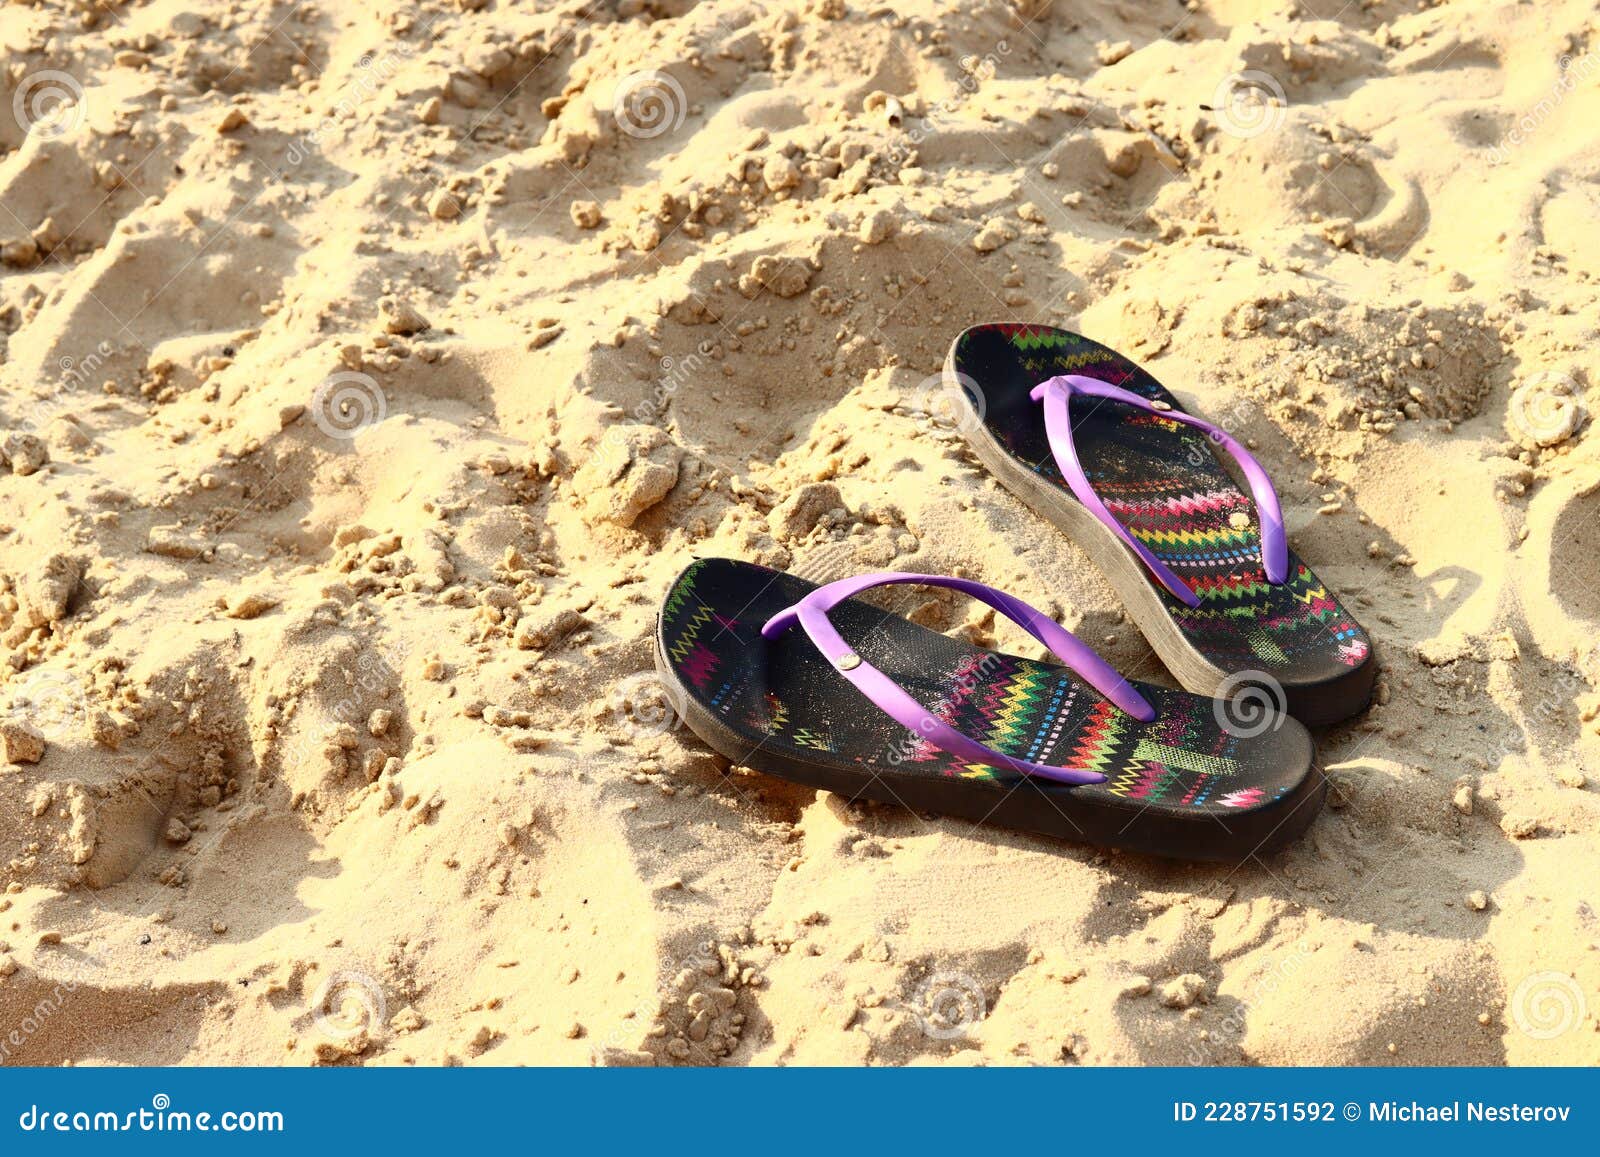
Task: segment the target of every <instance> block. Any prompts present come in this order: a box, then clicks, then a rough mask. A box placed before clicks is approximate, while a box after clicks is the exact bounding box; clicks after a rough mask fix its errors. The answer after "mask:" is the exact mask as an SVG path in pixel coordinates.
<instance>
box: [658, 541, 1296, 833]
mask: <svg viewBox="0 0 1600 1157" xmlns="http://www.w3.org/2000/svg"><path fill="white" fill-rule="evenodd" d="M709 561H711V562H713V563H721V562H722V561H723V560H709ZM738 565H741V566H749V565H750V564H738ZM751 569H753V570H761V569H762V568H754V567H752V568H751ZM692 570H693V568H691V571H692ZM691 571H686V572H685V576H687V575H689V574H690V573H691ZM765 573H766V574H769V575H770V574H772V573H773V572H765ZM778 577H780V578H782V579H783V580H786V583H791V584H796V585H795V586H794V587H793V588H791V589H789V590H786V591H785V592H784V593H783V595H782V596H781V597H780V598H777V599H773V600H766V601H765V602H764V603H762V605H760V606H759V607H758V608H757V614H756V615H755V616H753V619H761V621H764V619H762V616H764V615H765V614H766V612H767V611H768V610H773V611H774V612H775V610H776V609H781V608H782V606H783V605H785V604H784V602H783V599H785V598H789V597H790V596H791V595H795V594H796V593H798V594H803V593H805V591H806V590H809V589H810V587H811V584H809V583H805V582H804V581H803V580H798V579H794V578H793V577H792V576H787V575H783V576H778ZM683 582H684V577H683V576H680V579H679V580H678V583H677V584H675V586H674V589H675V590H677V589H679V588H680V587H681V585H682V584H683ZM734 601H738V600H734ZM755 601H758V602H759V601H760V600H755ZM705 607H706V604H700V609H701V610H702V611H703V610H704V608H705ZM716 614H717V613H716V612H711V616H713V617H714V616H715V615H716ZM834 615H835V617H836V618H837V619H838V620H839V623H840V629H841V630H842V631H845V632H846V633H849V634H851V635H852V636H853V637H854V638H856V639H859V640H860V642H858V643H857V644H856V645H857V646H858V648H859V649H860V650H861V651H863V652H864V653H867V657H868V659H869V661H872V662H875V663H880V664H883V663H885V661H889V662H892V661H893V658H894V657H896V656H898V657H899V658H900V660H901V662H902V663H904V662H905V656H907V655H912V654H915V653H916V652H917V649H918V648H919V646H928V647H929V650H930V655H929V659H930V662H931V664H932V665H933V666H934V667H935V668H937V669H938V670H940V671H945V670H948V669H950V668H951V666H952V662H951V659H952V656H954V655H957V654H962V653H964V654H965V656H967V657H969V658H972V659H973V660H974V661H975V663H976V665H977V666H978V667H981V666H983V665H984V662H985V661H984V659H983V656H985V655H992V656H997V659H996V661H995V664H994V666H995V668H996V669H997V670H1004V671H1016V670H1017V669H1018V667H1019V665H1022V666H1024V667H1026V668H1027V673H1028V674H1029V675H1030V676H1031V677H1033V678H1034V679H1035V683H1036V684H1037V683H1038V682H1039V671H1041V670H1043V671H1046V672H1047V673H1048V675H1049V678H1050V679H1055V680H1059V682H1060V683H1061V684H1065V683H1066V682H1067V681H1068V680H1074V681H1075V678H1074V677H1073V676H1071V674H1070V673H1069V672H1066V671H1065V669H1063V668H1056V667H1053V666H1050V665H1047V664H1038V663H1034V662H1033V661H1031V660H1025V659H1020V658H1018V657H1016V656H1009V655H1002V654H1000V653H999V652H988V651H984V650H983V649H981V648H973V647H969V646H967V645H965V644H962V643H959V642H957V641H956V640H953V639H950V638H948V637H947V636H944V635H940V634H938V633H937V632H933V631H929V630H927V629H925V628H921V627H918V626H916V625H915V624H913V623H910V622H908V621H906V620H903V619H900V618H899V617H898V616H893V615H889V614H888V613H887V612H883V611H878V610H877V609H876V608H873V607H871V606H869V605H867V604H863V603H859V602H856V601H855V600H851V601H849V602H846V603H843V604H841V605H840V607H839V608H836V610H835V612H834ZM685 621H686V620H685V619H684V618H683V617H682V615H681V614H680V615H679V616H677V617H674V616H673V615H671V614H669V613H666V612H664V613H663V614H662V615H661V616H660V617H659V618H658V621H657V630H656V639H655V662H656V669H657V672H658V674H659V677H660V678H661V680H662V682H663V684H664V686H665V688H666V690H667V693H668V697H669V698H670V699H671V700H672V703H673V706H674V709H675V710H676V711H677V713H678V714H679V715H680V716H681V717H682V719H683V720H684V722H685V723H686V724H687V726H688V727H689V729H690V730H691V731H693V732H694V733H695V734H696V735H697V736H699V737H700V739H702V740H703V741H704V742H705V743H706V744H707V745H708V746H710V747H711V748H712V749H713V750H715V751H716V752H717V753H718V754H720V755H722V756H723V757H725V758H726V759H728V760H729V761H730V762H731V763H733V764H735V765H738V766H741V767H748V768H751V769H754V770H756V771H760V772H765V773H767V774H770V775H775V776H778V777H780V778H782V779H787V780H790V781H792V782H795V783H799V784H803V785H805V786H807V787H813V788H819V789H822V790H825V791H831V792H833V793H835V794H836V795H839V796H842V797H844V798H846V799H872V800H878V801H880V802H883V803H889V804H897V805H900V806H902V807H907V808H910V809H912V810H915V811H918V812H932V813H938V814H940V815H944V816H949V817H953V818H957V819H962V820H967V821H970V822H972V823H974V824H979V825H994V826H996V827H1002V828H1009V829H1015V830H1021V831H1028V832H1033V833H1037V834H1040V835H1045V836H1051V837H1056V838H1060V839H1063V840H1068V841H1072V842H1075V843H1087V844H1093V845H1096V846H1099V847H1105V848H1117V849H1122V850H1126V851H1132V852H1140V853H1144V854H1148V855H1154V856H1161V857H1166V858H1172V859H1179V860H1186V861H1214V862H1223V863H1238V862H1241V861H1243V860H1246V859H1248V858H1250V857H1251V856H1253V855H1265V854H1268V853H1270V852H1273V851H1276V850H1278V849H1280V848H1282V847H1284V846H1285V845H1287V844H1289V843H1290V842H1292V841H1293V840H1295V839H1296V838H1297V837H1298V836H1300V835H1301V834H1302V833H1303V832H1304V831H1305V830H1306V829H1307V828H1308V827H1309V826H1310V825H1311V823H1312V821H1313V820H1314V819H1315V818H1316V816H1317V814H1318V813H1319V812H1320V810H1321V807H1322V803H1323V800H1324V798H1325V796H1326V792H1327V780H1326V778H1325V776H1324V775H1323V774H1322V772H1321V770H1320V769H1319V768H1318V767H1317V766H1316V763H1315V750H1314V746H1313V743H1312V740H1311V736H1310V734H1309V733H1308V732H1307V731H1306V729H1305V728H1304V727H1302V726H1301V725H1300V724H1299V723H1297V722H1296V721H1295V720H1293V719H1292V718H1288V717H1287V716H1280V717H1278V718H1277V719H1276V720H1275V721H1274V722H1273V723H1272V725H1271V726H1270V727H1265V725H1264V730H1263V732H1262V733H1261V734H1260V735H1255V736H1251V737H1250V738H1249V739H1248V740H1246V741H1234V740H1230V739H1228V738H1226V737H1214V739H1213V743H1212V746H1213V747H1216V748H1218V749H1221V750H1227V751H1229V752H1231V756H1230V757H1229V761H1230V762H1232V763H1234V764H1239V765H1248V766H1249V767H1251V768H1252V769H1254V771H1255V773H1256V774H1255V775H1254V776H1253V777H1252V778H1253V779H1254V780H1257V781H1259V782H1261V783H1265V784H1268V785H1269V787H1270V790H1263V791H1262V792H1261V798H1260V802H1256V803H1253V804H1251V805H1249V806H1241V807H1237V808H1233V807H1229V808H1224V809H1217V808H1212V809H1202V808H1190V807H1186V806H1176V805H1175V804H1174V802H1173V801H1172V800H1158V801H1155V802H1152V801H1150V800H1148V799H1144V798H1140V797H1139V796H1138V795H1137V794H1130V795H1129V796H1127V797H1126V798H1120V797H1118V796H1116V795H1113V794H1111V792H1110V791H1108V790H1107V789H1106V786H1105V785H1093V786H1089V787H1073V786H1070V785H1067V784H1062V783H1056V782H1052V781H1047V780H1041V779H1037V778H1033V777H1027V776H1016V777H1009V778H1004V779H1001V780H1000V781H994V780H974V779H972V778H967V777H965V776H964V775H962V774H952V773H950V771H949V769H948V768H946V769H945V770H944V773H942V774H941V773H940V771H939V770H937V764H936V765H935V768H936V769H935V770H931V771H930V770H929V768H928V765H925V764H919V763H914V762H907V763H899V764H894V763H888V762H884V761H882V760H881V759H878V758H877V756H878V755H879V754H880V753H881V751H882V750H883V748H884V747H885V746H888V745H892V743H893V741H894V740H895V737H896V736H899V737H900V742H901V743H909V742H913V741H914V740H915V737H914V736H912V735H911V733H909V732H906V731H905V730H904V729H898V728H897V727H896V726H895V725H894V724H893V723H892V722H891V721H888V720H887V719H886V718H885V719H883V720H879V719H878V718H877V717H876V713H877V709H876V708H875V707H873V706H872V704H870V703H868V702H867V701H866V700H865V699H864V698H863V697H862V696H860V694H859V693H858V692H856V691H855V689H854V688H853V687H851V686H849V685H848V684H847V683H845V682H844V681H843V680H842V679H840V678H839V677H838V675H837V673H836V672H835V671H833V670H832V668H831V667H829V666H828V665H827V663H826V662H825V661H824V660H823V659H821V657H820V656H817V655H815V653H814V652H812V651H811V650H810V644H809V643H808V642H806V641H805V640H804V639H799V640H776V641H772V642H768V641H766V640H763V639H761V637H760V635H759V634H758V633H755V632H754V631H751V632H747V633H746V634H747V637H746V638H744V639H741V640H739V642H738V645H737V647H731V646H730V647H728V648H725V649H724V661H723V663H722V664H721V665H720V666H719V667H718V668H717V670H716V672H715V675H714V676H713V677H712V678H710V679H703V678H698V677H697V676H699V675H700V674H701V673H703V672H704V670H705V667H706V665H707V660H706V655H707V654H709V653H710V652H709V651H707V650H701V649H699V647H698V644H699V643H700V642H702V641H703V639H704V635H703V634H702V636H701V639H700V640H697V649H696V650H695V651H694V652H693V653H691V652H690V651H689V650H687V649H686V648H685V647H684V645H683V641H684V637H685V630H684V623H685ZM687 621H691V622H692V620H687ZM891 623H892V624H893V625H892V627H891V626H889V624H891ZM886 627H887V628H888V629H887V630H886V629H885V628H886ZM891 636H892V637H891ZM934 640H937V642H934ZM874 651H876V652H880V654H873V653H871V652H874ZM933 651H937V652H939V653H938V654H932V653H931V652H933ZM735 663H738V664H739V669H737V670H735V669H733V665H734V664H735ZM954 665H956V666H960V665H961V660H957V661H956V663H955V664H954ZM929 685H930V686H931V685H932V684H929ZM1136 686H1137V687H1138V689H1139V690H1140V691H1141V692H1142V693H1145V694H1147V695H1150V696H1151V697H1152V698H1156V699H1159V700H1161V701H1162V702H1163V703H1164V705H1165V706H1167V707H1168V708H1169V709H1170V708H1172V707H1173V705H1174V704H1175V703H1176V702H1178V701H1179V700H1180V699H1181V700H1192V699H1193V698H1194V697H1193V696H1187V695H1185V694H1184V693H1183V692H1178V691H1171V690H1168V689H1165V688H1155V687H1147V686H1145V685H1142V684H1139V685H1136ZM775 688H776V690H775ZM984 690H988V689H987V688H985V689H984ZM778 692H781V694H782V696H783V698H785V699H788V700H792V701H793V704H792V706H789V705H775V704H774V702H773V700H774V698H775V697H776V696H777V693H778ZM1091 694H1092V693H1091ZM990 698H991V699H992V700H993V701H997V702H998V701H1000V699H1002V698H1004V699H1005V701H1006V702H1007V703H1008V705H1009V706H1011V707H1012V708H1015V706H1016V703H1017V697H1016V696H1014V695H1012V696H1004V695H1003V693H1000V692H996V693H995V694H994V695H992V696H990ZM1040 698H1041V700H1042V699H1044V698H1048V696H1041V697H1040ZM733 704H739V705H738V706H735V705H733ZM752 704H753V705H756V706H755V707H754V709H752V708H751V705H752ZM801 711H812V712H815V713H816V715H815V717H812V716H805V717H799V716H798V714H797V713H799V712H801ZM1019 714H1020V713H1019ZM1211 714H1212V712H1211V711H1210V709H1209V707H1208V708H1207V709H1206V710H1205V711H1204V712H1203V713H1202V718H1201V721H1200V722H1198V723H1195V724H1192V725H1190V726H1191V727H1192V728H1194V727H1197V728H1200V729H1201V730H1204V729H1205V728H1204V727H1203V726H1202V724H1203V723H1204V720H1205V719H1208V718H1209V717H1210V716H1211ZM780 719H781V721H779V720H780ZM1051 722H1052V721H1051V720H1050V719H1048V718H1046V717H1040V718H1036V719H1034V720H1033V723H1034V725H1035V726H1036V727H1037V728H1041V729H1045V730H1048V729H1049V727H1050V726H1051ZM1066 722H1067V720H1066V718H1065V716H1063V717H1061V718H1059V719H1057V720H1055V721H1054V723H1055V726H1056V727H1057V728H1062V727H1063V726H1064V725H1065V724H1066ZM846 728H853V729H854V730H853V731H852V732H851V733H850V735H849V736H848V737H847V738H846V737H836V738H841V739H843V742H845V743H852V742H859V743H861V744H862V747H861V754H860V755H858V756H857V757H856V758H851V757H850V756H849V755H848V754H847V753H846V750H835V751H833V752H830V753H824V752H821V751H817V750H812V749H808V748H805V747H801V746H797V744H796V742H795V741H794V737H795V736H796V735H804V734H806V733H807V732H810V733H813V734H815V735H821V734H824V733H829V732H838V731H842V730H844V729H846ZM1177 730H1179V731H1182V730H1184V728H1183V727H1181V726H1180V727H1179V728H1178V729H1177ZM1072 738H1073V732H1072V730H1071V727H1070V726H1066V727H1065V735H1064V738H1062V739H1061V740H1060V741H1059V742H1060V748H1061V750H1063V751H1065V750H1069V749H1072V748H1074V746H1076V749H1077V750H1084V748H1083V745H1082V742H1081V741H1079V742H1078V743H1077V744H1076V745H1075V744H1074V743H1073V742H1072ZM1218 738H1220V742H1217V741H1216V740H1217V739H1218ZM833 746H834V747H836V748H839V747H840V746H841V743H839V742H835V743H834V744H833ZM1140 747H1141V744H1140V743H1139V742H1138V737H1137V736H1128V737H1126V739H1125V740H1124V741H1122V742H1120V744H1119V745H1115V747H1114V750H1115V751H1117V752H1119V753H1120V754H1119V755H1117V756H1114V757H1112V758H1111V759H1110V761H1109V762H1108V763H1107V765H1106V767H1105V770H1106V772H1107V774H1109V775H1112V776H1113V777H1114V780H1115V782H1114V783H1113V789H1114V790H1124V789H1125V788H1126V785H1128V784H1130V783H1132V782H1133V781H1134V780H1135V779H1138V780H1140V781H1141V782H1156V781H1158V780H1161V779H1163V778H1166V779H1167V780H1168V782H1174V783H1175V782H1176V781H1175V780H1173V779H1172V778H1171V777H1173V776H1177V777H1179V778H1185V783H1184V785H1183V787H1182V790H1184V791H1187V792H1189V793H1190V794H1191V795H1194V794H1196V793H1199V794H1201V795H1205V794H1207V793H1214V794H1212V798H1213V799H1215V798H1217V796H1218V795H1220V794H1221V793H1222V791H1223V787H1224V786H1226V785H1224V784H1222V783H1221V781H1217V782H1214V783H1208V782H1207V781H1206V780H1205V779H1204V778H1197V777H1193V776H1188V777H1185V775H1184V773H1180V772H1178V771H1176V770H1170V769H1166V768H1163V767H1162V766H1161V765H1160V764H1158V763H1155V762H1152V761H1150V760H1148V759H1145V758H1140V757H1138V752H1139V750H1140ZM1107 750H1112V749H1107ZM1171 757H1172V758H1178V759H1181V758H1183V756H1182V755H1181V754H1179V753H1172V756H1171ZM1195 758H1196V765H1197V766H1198V765H1199V764H1200V763H1203V762H1204V761H1205V759H1206V757H1205V756H1204V755H1200V756H1196V757H1195ZM1263 768H1269V769H1272V770H1271V771H1270V772H1268V773H1264V772H1262V770H1261V769H1263ZM1137 790H1139V789H1134V791H1135V792H1136V791H1137ZM1245 790H1246V791H1257V790H1259V789H1258V788H1256V787H1249V788H1246V789H1245Z"/></svg>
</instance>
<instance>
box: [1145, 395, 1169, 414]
mask: <svg viewBox="0 0 1600 1157" xmlns="http://www.w3.org/2000/svg"><path fill="white" fill-rule="evenodd" d="M1150 408H1151V409H1152V410H1161V411H1163V412H1165V411H1167V410H1170V409H1172V403H1171V402H1163V401H1162V400H1161V399H1160V398H1152V399H1150Z"/></svg>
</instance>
